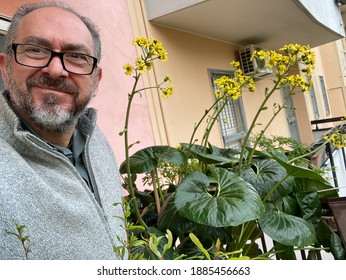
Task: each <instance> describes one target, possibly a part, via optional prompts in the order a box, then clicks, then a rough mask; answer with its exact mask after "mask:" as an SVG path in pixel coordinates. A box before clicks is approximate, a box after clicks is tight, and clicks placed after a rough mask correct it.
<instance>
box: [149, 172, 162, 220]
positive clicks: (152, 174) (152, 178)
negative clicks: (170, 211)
mask: <svg viewBox="0 0 346 280" xmlns="http://www.w3.org/2000/svg"><path fill="white" fill-rule="evenodd" d="M150 175H151V180H152V182H153V188H154V197H155V203H156V209H157V214H159V213H160V212H161V203H160V198H159V193H158V191H157V185H156V179H155V171H154V170H152V171H151V172H150Z"/></svg>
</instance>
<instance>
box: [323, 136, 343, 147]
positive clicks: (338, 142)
mask: <svg viewBox="0 0 346 280" xmlns="http://www.w3.org/2000/svg"><path fill="white" fill-rule="evenodd" d="M324 139H325V140H327V141H328V140H330V142H331V143H332V144H333V145H334V146H335V147H337V148H345V147H346V134H342V133H340V132H333V133H332V134H331V135H326V136H324Z"/></svg>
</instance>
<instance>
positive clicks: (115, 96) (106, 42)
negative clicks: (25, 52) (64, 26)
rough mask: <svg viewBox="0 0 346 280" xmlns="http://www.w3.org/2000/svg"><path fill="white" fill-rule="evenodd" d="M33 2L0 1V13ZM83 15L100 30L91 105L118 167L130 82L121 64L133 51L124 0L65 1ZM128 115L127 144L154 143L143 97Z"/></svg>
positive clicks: (121, 159)
mask: <svg viewBox="0 0 346 280" xmlns="http://www.w3.org/2000/svg"><path fill="white" fill-rule="evenodd" d="M26 2H35V1H23V0H0V13H2V14H6V15H9V16H11V15H12V13H13V11H14V9H15V8H16V7H18V6H19V5H20V4H23V3H26ZM65 2H67V3H69V4H70V5H71V6H72V7H74V8H76V9H77V10H78V11H79V12H81V13H82V14H83V15H85V16H87V17H89V18H91V19H92V20H93V21H94V22H95V23H96V24H97V25H98V26H99V28H100V33H101V39H102V44H103V53H102V56H103V57H102V60H101V63H100V66H101V67H102V68H103V79H102V81H101V84H100V89H99V93H98V95H97V96H96V97H95V99H94V100H93V101H92V106H93V107H95V108H97V109H98V110H99V117H98V124H99V126H100V128H101V130H102V131H103V132H104V133H105V135H106V137H107V139H108V140H109V142H110V144H111V146H112V148H113V150H114V153H115V156H116V159H117V161H118V163H119V164H120V163H121V162H122V161H123V160H124V153H125V152H124V144H123V137H120V136H119V132H120V131H121V130H122V129H123V125H124V119H125V113H126V106H127V94H128V92H129V90H130V89H131V87H132V84H133V79H132V78H131V77H128V76H125V74H123V72H124V71H123V69H122V65H124V64H125V63H126V62H130V63H132V62H133V61H134V60H135V58H136V49H135V47H134V46H132V40H133V33H132V27H131V22H130V17H129V12H128V7H127V2H126V0H115V1H109V0H98V1H92V0H87V1H86V0H65ZM132 112H133V113H132V115H131V119H132V122H131V125H130V130H129V131H130V143H132V142H136V141H138V140H140V141H141V143H140V144H139V145H136V146H135V147H134V148H133V151H131V152H134V151H135V150H138V149H140V148H142V147H146V146H150V145H153V144H154V142H153V141H154V140H153V139H154V138H153V133H152V128H151V123H150V119H149V112H148V109H147V104H146V99H145V95H143V97H142V98H138V99H136V100H135V103H134V106H133V109H132Z"/></svg>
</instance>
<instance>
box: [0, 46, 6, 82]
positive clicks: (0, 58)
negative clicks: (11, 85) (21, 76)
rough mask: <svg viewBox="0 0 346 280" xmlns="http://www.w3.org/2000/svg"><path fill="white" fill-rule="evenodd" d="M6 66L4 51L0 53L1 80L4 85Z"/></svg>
mask: <svg viewBox="0 0 346 280" xmlns="http://www.w3.org/2000/svg"><path fill="white" fill-rule="evenodd" d="M6 68H7V56H6V54H4V53H0V71H1V78H2V81H3V82H4V84H5V87H7V85H8V83H7V76H6Z"/></svg>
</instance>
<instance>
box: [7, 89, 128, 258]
mask: <svg viewBox="0 0 346 280" xmlns="http://www.w3.org/2000/svg"><path fill="white" fill-rule="evenodd" d="M95 119H96V112H95V110H94V109H91V108H90V109H88V110H87V111H86V113H85V114H84V115H83V116H82V117H81V118H80V120H79V123H78V128H79V129H80V130H84V131H89V132H90V134H89V139H88V140H87V144H86V148H85V151H84V154H83V156H84V157H85V159H86V168H87V170H88V171H89V174H90V178H91V181H92V185H93V187H94V188H95V195H94V194H93V193H92V192H91V191H90V189H89V187H88V185H87V184H86V183H85V182H84V180H83V179H82V177H81V176H80V175H79V173H78V172H77V170H76V169H75V167H74V166H73V165H72V164H71V163H70V161H69V160H68V159H67V158H65V157H64V156H63V155H62V154H61V153H59V152H57V151H56V150H54V149H53V148H52V147H51V146H50V145H48V144H47V143H45V142H44V141H42V140H41V139H39V138H38V137H36V136H34V135H33V134H31V133H30V132H28V131H24V130H23V129H22V128H21V125H20V121H19V119H18V117H17V116H16V114H15V113H14V112H13V111H12V109H11V108H10V106H9V105H8V103H7V100H6V98H5V97H4V94H3V93H1V94H0V259H2V260H5V259H25V254H24V249H23V247H22V245H21V242H20V241H19V239H18V238H17V237H16V236H14V235H12V234H9V233H8V232H16V230H15V227H14V222H15V223H17V224H19V225H25V226H26V228H25V230H24V235H25V236H29V240H30V250H31V252H30V253H29V254H28V258H29V259H39V260H44V259H53V260H54V259H78V260H86V259H94V260H100V259H117V258H118V257H117V255H116V254H115V253H114V252H113V246H119V245H120V244H119V239H122V240H125V239H126V234H125V231H124V228H123V222H122V220H121V218H118V217H123V212H122V207H121V205H120V204H118V205H116V206H114V204H115V203H121V181H120V177H119V173H118V168H117V165H116V163H115V160H114V157H113V153H112V150H111V148H110V147H109V145H108V143H107V141H106V140H105V138H104V136H103V135H102V133H101V132H100V130H99V129H98V128H97V127H95ZM97 199H99V201H100V203H101V206H100V205H99V203H98V202H97Z"/></svg>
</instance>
